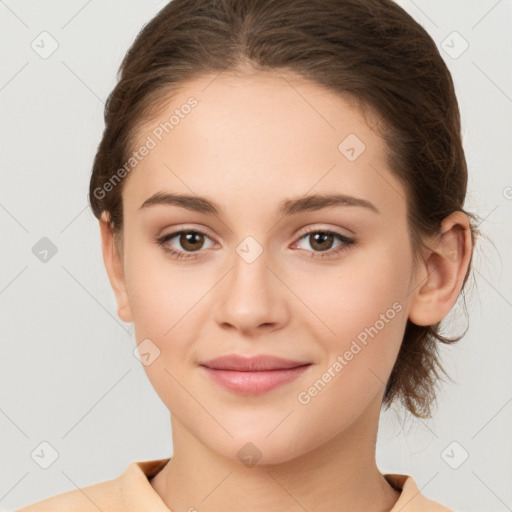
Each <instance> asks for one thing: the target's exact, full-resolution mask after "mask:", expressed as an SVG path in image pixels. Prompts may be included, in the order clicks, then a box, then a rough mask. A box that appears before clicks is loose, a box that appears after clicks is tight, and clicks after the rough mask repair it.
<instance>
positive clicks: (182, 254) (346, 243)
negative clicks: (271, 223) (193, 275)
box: [156, 228, 356, 260]
mask: <svg viewBox="0 0 512 512" xmlns="http://www.w3.org/2000/svg"><path fill="white" fill-rule="evenodd" d="M182 233H197V234H199V235H204V236H206V237H208V238H210V237H209V236H208V235H207V234H206V233H205V232H204V231H201V230H199V229H182V230H181V231H175V232H174V233H169V234H168V235H164V236H162V237H160V238H157V239H156V242H157V243H158V245H159V246H160V247H162V249H163V250H164V251H165V252H166V253H168V254H170V255H172V256H173V258H175V259H177V260H189V259H196V258H197V256H195V255H194V252H201V251H194V252H186V251H177V250H176V249H170V248H169V247H168V246H166V245H165V244H166V243H167V242H168V241H169V240H171V239H172V238H174V237H176V236H177V235H181V234H182ZM312 233H322V234H327V235H334V236H335V237H337V238H338V240H340V241H341V242H343V245H341V246H339V247H338V248H337V249H334V250H327V251H316V252H315V251H312V252H311V251H308V252H311V255H310V257H311V258H326V257H333V256H336V255H338V254H340V253H341V252H343V251H346V250H348V249H349V248H350V246H351V245H355V243H356V240H355V239H353V238H349V237H347V236H345V235H342V234H341V233H338V232H337V231H330V230H328V229H318V228H317V229H312V230H310V231H306V232H305V233H302V234H301V236H299V238H298V240H302V239H303V238H305V237H306V236H308V235H310V234H312ZM302 250H306V249H302Z"/></svg>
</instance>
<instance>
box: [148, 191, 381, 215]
mask: <svg viewBox="0 0 512 512" xmlns="http://www.w3.org/2000/svg"><path fill="white" fill-rule="evenodd" d="M154 205H170V206H179V207H181V208H185V209H187V210H191V211H195V212H199V213H204V214H209V215H220V213H221V210H222V208H221V207H220V206H219V205H217V204H216V203H215V202H214V201H211V200H209V199H206V198H205V197H199V196H191V195H187V194H176V193H169V192H157V193H156V194H154V195H152V196H151V197H149V198H148V199H146V200H145V201H144V202H143V203H142V205H141V206H140V208H139V209H145V208H148V207H150V206H154ZM330 206H360V207H363V208H368V209H369V210H372V211H373V212H375V213H380V212H379V210H378V209H377V207H376V206H375V205H374V204H373V203H371V202H370V201H367V200H366V199H362V198H359V197H354V196H348V195H345V194H314V195H309V196H303V197H299V198H294V199H285V200H284V201H282V202H281V203H280V205H279V208H278V213H279V214H280V215H282V216H289V215H296V214H298V213H302V212H309V211H315V210H321V209H323V208H328V207H330Z"/></svg>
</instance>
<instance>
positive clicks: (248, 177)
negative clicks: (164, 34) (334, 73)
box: [123, 72, 401, 207]
mask: <svg viewBox="0 0 512 512" xmlns="http://www.w3.org/2000/svg"><path fill="white" fill-rule="evenodd" d="M136 139H137V143H136V144H135V147H134V148H133V149H134V150H136V149H137V148H139V147H141V146H142V145H144V144H146V145H148V146H151V149H150V150H149V151H146V153H147V154H146V156H144V157H143V158H142V159H141V160H140V162H139V163H138V164H137V167H136V169H135V170H134V171H133V172H131V173H130V175H129V179H128V182H127V183H126V185H125V192H126V194H127V196H129V197H126V198H124V199H127V200H129V201H130V202H132V203H133V206H134V207H135V206H140V205H141V204H142V203H143V202H144V200H145V199H147V197H149V196H150V195H152V194H154V193H155V192H158V191H160V190H167V191H179V192H183V193H189V194H190V193H193V194H198V195H202V196H204V195H206V196H214V197H215V198H216V200H217V202H219V203H221V204H223V202H224V201H225V202H230V203H232V204H234V203H236V200H237V198H238V199H240V200H242V199H244V202H245V204H246V205H248V204H251V203H252V202H254V201H256V202H257V203H258V205H260V206H261V205H263V204H267V203H268V204H269V207H270V203H272V202H274V199H276V198H279V199H282V198H283V197H289V196H298V195H301V194H305V193H306V192H326V191H330V192H332V191H340V192H343V193H346V194H353V195H362V194H363V193H364V194H365V195H366V198H367V199H368V200H370V201H372V202H377V203H383V202H386V201H388V202H389V200H392V201H394V202H395V203H396V201H397V199H398V198H399V196H400V194H398V195H397V190H398V191H399V190H400V189H401V184H400V183H399V182H398V180H397V179H396V178H395V177H394V176H391V175H390V173H389V170H388V169H387V152H386V146H385V143H384V141H383V140H382V139H381V137H380V136H379V135H378V133H377V132H376V131H375V130H374V129H373V128H372V126H370V125H369V124H368V119H367V117H366V116H365V115H364V114H363V112H362V111H361V110H360V109H359V108H358V107H357V104H356V102H355V101H354V100H353V99H351V98H350V97H348V96H347V97H345V96H341V95H338V94H335V93H333V92H331V91H329V90H327V89H325V88H323V87H320V86H318V85H316V84H313V83H311V82H308V81H306V80H304V79H300V78H298V77H295V76H293V75H285V74H284V73H282V72H279V73H277V72H265V73H262V72H257V73H252V74H247V75H234V74H226V73H221V74H210V75H205V76H202V77H199V78H196V79H194V80H191V81H189V82H186V83H184V84H181V85H180V87H179V89H177V90H176V91H174V92H173V93H172V95H171V96H169V97H168V99H167V101H163V102H161V104H159V105H158V113H157V115H156V116H153V117H152V118H151V120H150V121H147V122H146V123H144V124H143V125H141V126H140V127H139V129H138V131H137V138H136ZM123 196H124V193H123Z"/></svg>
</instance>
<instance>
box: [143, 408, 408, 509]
mask: <svg viewBox="0 0 512 512" xmlns="http://www.w3.org/2000/svg"><path fill="white" fill-rule="evenodd" d="M372 411H373V412H372ZM379 411H380V408H375V407H373V410H369V411H366V412H365V413H363V415H362V416H361V417H360V418H359V419H358V420H357V421H356V422H355V423H354V424H352V425H351V427H350V428H349V429H347V430H346V431H344V432H342V433H341V434H339V435H337V436H335V437H334V438H332V439H331V440H330V441H328V442H327V443H325V444H323V445H321V446H319V447H318V448H316V449H314V450H312V451H309V452H308V453H305V454H303V455H301V456H299V457H296V458H294V459H293V460H290V461H287V462H284V463H281V464H274V465H258V464H256V465H255V466H252V467H247V466H245V465H243V464H241V463H239V462H237V461H236V462H235V461H233V460H231V459H228V458H225V457H223V456H221V455H219V454H218V453H216V452H214V451H212V450H210V449H209V448H208V447H206V446H205V445H203V444H202V443H201V442H200V441H199V440H198V439H196V438H195V437H194V436H192V435H191V434H190V432H189V431H188V430H187V429H186V428H185V427H184V425H183V424H181V423H180V422H179V421H178V420H177V419H176V418H172V430H173V444H174V455H173V457H172V458H171V460H170V461H169V463H168V464H167V465H166V466H165V467H164V468H163V469H162V471H160V473H158V475H157V476H155V477H154V478H153V479H152V480H151V485H152V486H153V488H154V489H155V491H156V492H157V493H158V494H159V495H160V497H161V498H162V500H163V501H164V503H165V504H166V505H167V506H168V507H169V508H170V509H171V511H178V510H187V511H188V510H190V511H194V510H201V511H202V512H203V511H204V512H209V511H212V512H213V511H218V510H223V511H225V512H231V511H233V512H234V511H239V510H240V505H241V504H243V509H244V510H245V511H247V512H260V511H261V512H263V511H265V512H267V511H268V510H283V511H303V510H307V511H308V512H316V511H320V510H333V511H334V510H335V511H337V512H349V511H350V512H354V511H358V510H361V511H362V510H364V511H365V512H389V511H390V510H391V509H392V508H393V505H394V504H395V502H396V501H397V499H398V497H399V495H400V492H398V491H396V490H394V489H393V488H392V487H391V486H390V484H389V483H388V482H387V481H386V480H385V478H384V476H383V475H382V474H381V473H380V471H379V469H378V468H377V465H376V462H375V443H376V436H377V425H378V417H379V416H378V413H379ZM375 414H376V417H375Z"/></svg>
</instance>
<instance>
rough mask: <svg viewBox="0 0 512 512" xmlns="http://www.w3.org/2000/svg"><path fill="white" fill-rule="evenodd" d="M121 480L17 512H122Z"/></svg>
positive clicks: (68, 494) (64, 494)
mask: <svg viewBox="0 0 512 512" xmlns="http://www.w3.org/2000/svg"><path fill="white" fill-rule="evenodd" d="M120 491H121V488H120V483H119V478H116V479H113V480H107V481H105V482H100V483H97V484H93V485H89V486H87V487H81V488H78V489H74V490H71V491H67V492H64V493H62V494H57V495H56V496H52V497H50V498H46V499H44V500H41V501H38V502H36V503H32V504H31V505H28V506H26V507H24V508H21V509H19V510H16V511H15V512H65V511H66V512H69V511H70V510H73V511H74V512H98V510H99V509H100V510H109V512H118V511H121V510H122V508H121V507H122V503H121V501H120V500H121V492H120Z"/></svg>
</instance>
